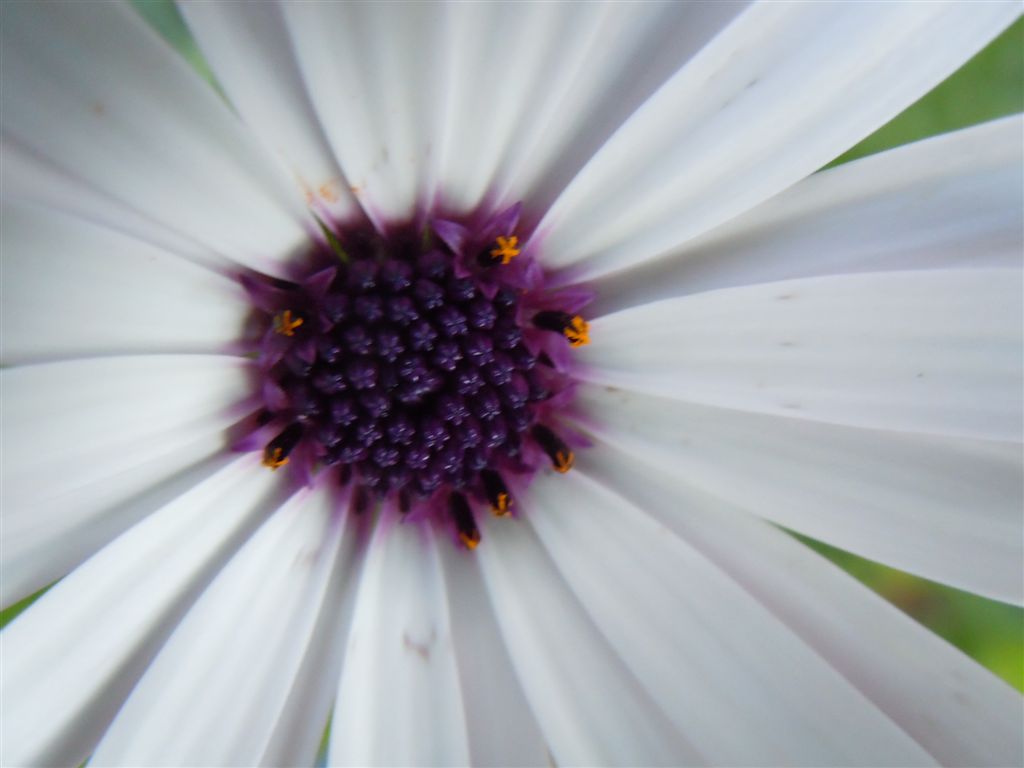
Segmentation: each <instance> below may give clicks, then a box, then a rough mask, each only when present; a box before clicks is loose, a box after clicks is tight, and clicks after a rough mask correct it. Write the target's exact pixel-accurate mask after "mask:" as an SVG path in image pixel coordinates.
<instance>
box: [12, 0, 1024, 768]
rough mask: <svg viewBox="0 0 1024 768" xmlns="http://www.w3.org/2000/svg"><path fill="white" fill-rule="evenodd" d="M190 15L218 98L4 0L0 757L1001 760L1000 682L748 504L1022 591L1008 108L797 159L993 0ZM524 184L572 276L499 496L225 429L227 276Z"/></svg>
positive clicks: (138, 38)
mask: <svg viewBox="0 0 1024 768" xmlns="http://www.w3.org/2000/svg"><path fill="white" fill-rule="evenodd" d="M184 11H185V15H186V17H187V19H188V21H189V23H190V25H191V26H192V29H193V31H194V32H195V34H196V36H197V38H198V40H199V42H200V44H201V46H202V47H203V49H204V51H205V52H206V54H207V56H208V58H209V60H210V62H211V64H212V67H213V69H214V71H215V73H216V75H217V78H218V80H219V82H220V84H221V85H222V86H223V89H224V93H225V94H226V96H227V98H228V100H229V101H230V103H231V105H232V107H233V108H234V111H232V109H231V108H229V107H228V106H226V105H225V103H224V102H223V101H222V100H221V99H220V97H219V96H218V95H217V94H216V93H215V92H214V90H213V89H211V88H209V86H208V85H207V84H206V83H204V82H202V81H201V80H200V79H199V78H198V77H197V76H196V75H195V74H194V73H193V72H192V71H191V70H190V69H189V68H188V67H187V65H186V64H185V63H184V62H183V61H181V60H180V59H179V58H178V57H177V56H176V55H175V54H174V53H173V52H172V51H170V50H168V49H167V48H166V47H165V46H164V45H163V44H162V43H161V42H160V41H158V40H157V39H156V38H155V37H154V35H153V34H152V33H151V32H150V31H149V30H148V29H147V28H145V26H144V24H143V23H142V22H141V21H140V20H139V19H138V18H136V17H135V16H134V14H133V12H132V11H131V9H130V8H128V7H126V6H122V5H119V4H112V3H101V4H99V3H98V4H92V3H85V2H78V3H53V4H50V3H17V2H6V3H4V4H3V7H2V12H3V17H2V30H0V31H2V36H3V37H2V40H3V66H2V88H3V100H4V103H3V111H2V115H0V121H2V126H3V146H2V152H3V155H2V161H3V189H2V192H3V272H4V274H3V277H4V280H3V363H4V365H5V368H4V369H3V371H2V372H0V377H2V378H0V380H2V383H3V456H4V461H3V509H2V513H3V550H2V555H3V559H2V563H3V580H2V598H3V603H4V604H5V605H7V604H10V603H12V602H14V601H16V600H18V599H20V598H22V597H25V596H26V595H29V594H31V593H33V592H35V591H37V590H39V589H41V588H43V587H45V586H46V585H48V584H50V583H51V582H53V581H55V580H57V579H60V581H59V582H58V583H57V584H56V585H55V586H54V587H52V588H51V589H50V590H49V591H48V592H47V593H46V594H45V595H44V596H43V597H42V598H41V599H39V600H38V601H37V602H36V603H35V604H34V605H33V606H32V607H31V608H30V609H29V610H28V611H26V612H25V613H24V614H23V615H22V616H20V617H19V618H18V619H17V620H15V621H14V622H13V623H12V624H11V625H10V626H9V628H7V629H6V630H5V631H4V633H3V635H2V636H0V638H2V644H3V646H2V650H3V674H2V677H3V679H2V683H3V689H2V699H0V702H2V729H3V733H2V737H3V738H2V750H3V752H2V755H0V762H2V763H3V764H4V765H12V766H13V765H43V764H45V765H50V764H67V765H78V764H79V763H80V762H81V761H83V760H84V759H86V758H87V757H88V756H89V755H90V754H94V757H93V763H94V764H96V765H104V766H106V765H155V764H167V765H253V764H257V763H259V764H270V765H302V764H310V763H312V762H313V760H314V757H315V754H316V751H317V744H318V741H319V739H320V736H321V734H322V732H323V728H324V725H325V723H326V722H327V721H328V718H330V719H331V736H330V744H329V750H328V756H329V760H330V761H331V762H332V763H343V764H345V763H351V764H371V763H372V764H386V765H407V764H408V765H419V764H424V765H463V764H474V765H476V764H481V765H484V764H494V765H547V764H549V763H550V762H552V761H553V762H554V763H556V764H558V765H563V766H570V765H604V764H630V765H679V764H706V763H711V764H725V765H755V764H756V765H782V764H785V765H796V764H799V765H928V764H934V763H941V764H950V765H983V764H986V765H1011V764H1020V762H1021V760H1022V751H1024V750H1022V744H1021V739H1022V734H1021V727H1020V723H1021V716H1022V702H1021V699H1020V697H1019V696H1018V695H1017V694H1016V693H1015V692H1014V691H1012V690H1011V689H1010V688H1009V687H1008V686H1006V685H1005V684H1003V683H1002V682H1000V681H998V680H996V679H995V678H994V677H993V676H992V675H990V674H989V673H988V672H986V671H984V670H982V669H981V668H980V667H979V666H978V665H976V664H975V663H974V662H973V661H971V660H969V659H967V658H966V657H964V656H963V655H961V654H960V653H959V652H958V651H956V650H954V649H953V648H951V647H950V646H947V645H946V644H945V643H943V642H942V641H940V640H938V639H937V638H935V637H934V636H932V635H930V634H929V633H928V632H926V631H925V630H924V629H922V628H921V627H919V626H918V625H916V624H915V623H914V622H913V621H911V620H910V619H908V618H906V617H905V616H904V615H903V614H901V613H900V612H899V611H897V610H896V609H895V608H892V607H891V606H889V605H887V604H886V603H885V602H884V601H882V600H880V599H879V598H877V597H876V596H874V595H873V594H871V593H869V592H868V591H867V590H865V589H863V588H861V587H860V586H859V585H858V584H857V583H856V582H854V581H853V580H852V579H850V578H849V577H847V576H846V575H844V574H843V573H842V572H840V571H838V570H837V569H836V568H834V567H833V566H831V565H829V564H828V563H827V562H825V561H824V560H822V559H821V558H819V557H818V556H816V555H815V554H813V553H812V552H810V551H809V550H807V549H805V548H804V547H803V546H802V545H800V544H799V543H797V542H795V541H794V540H793V539H791V538H790V537H789V536H788V535H787V534H785V533H783V532H780V531H779V530H778V529H777V528H775V527H774V526H773V525H771V524H770V523H778V524H781V525H784V526H786V527H788V528H791V529H793V530H796V531H799V532H801V533H806V534H808V535H810V536H814V537H816V538H819V539H821V540H823V541H826V542H829V543H831V544H834V545H836V546H840V547H843V548H846V549H849V550H850V551H853V552H856V553H858V554H861V555H864V556H866V557H870V558H873V559H876V560H879V561H881V562H884V563H887V564H890V565H892V566H894V567H897V568H901V569H904V570H907V571H910V572H913V573H916V574H919V575H922V576H925V577H928V578H931V579H935V580H938V581H942V582H945V583H949V584H953V585H955V586H958V587H960V588H963V589H968V590H971V591H973V592H977V593H979V594H983V595H987V596H990V597H995V598H998V599H1001V600H1005V601H1011V602H1014V603H1019V602H1021V600H1022V585H1021V579H1020V575H1021V564H1022V551H1021V518H1020V510H1021V503H1022V498H1021V494H1022V492H1021V472H1020V459H1021V447H1020V438H1021V415H1022V407H1021V384H1022V380H1021V376H1022V374H1021V348H1020V344H1021V324H1020V318H1021V303H1022V302H1021V261H1020V257H1021V228H1022V222H1021V218H1022V213H1021V211H1022V201H1021V196H1022V192H1021V186H1022V185H1021V121H1020V119H1019V118H1011V119H1006V120H1002V121H997V122H995V123H991V124H988V125H984V126H980V127H976V128H972V129H968V130H965V131H962V132H959V133H956V134H952V135H949V136H944V137H940V138H936V139H932V140H929V141H925V142H921V143H919V144H916V145H912V146H909V147H905V148H901V149H898V150H894V151H891V152H888V153H885V154H883V155H880V156H876V157H873V158H869V159H866V160H863V161H860V162H856V163H852V164H849V165H845V166H841V167H839V168H836V169H834V170H830V171H826V172H823V173H817V174H814V171H816V170H817V169H819V168H820V167H822V166H823V165H824V164H825V163H827V162H828V161H829V160H831V159H833V158H834V157H836V156H837V155H839V154H840V153H841V152H842V151H843V150H845V149H846V148H848V147H849V146H851V145H852V144H854V143H855V142H856V141H858V140H859V139H861V138H862V137H864V136H865V135H867V134H868V133H870V132H871V131H873V130H874V129H876V128H877V127H879V126H880V125H882V124H883V123H885V122H886V121H887V120H889V119H890V118H891V117H893V116H894V115H896V114H897V113H899V112H900V111H901V110H902V109H904V108H905V107H907V106H908V105H909V104H911V103H912V102H913V101H914V100H915V99H917V98H918V97H920V96H921V95H922V94H923V93H925V92H926V91H927V90H928V89H930V88H931V87H932V86H934V85H935V84H937V83H938V82H940V81H941V80H942V79H943V78H944V77H946V76H947V75H949V74H950V73H951V72H952V71H954V70H955V69H956V68H957V67H958V66H959V65H961V64H962V63H963V62H965V61H966V60H967V59H968V58H969V57H970V56H971V55H973V53H975V52H976V51H977V50H979V49H980V48H981V47H982V46H983V45H984V44H985V43H986V42H987V41H989V40H990V39H992V38H993V37H994V36H995V35H996V34H998V33H999V32H1000V31H1001V30H1002V29H1004V28H1005V27H1006V26H1007V25H1008V24H1009V23H1010V22H1012V21H1013V19H1014V18H1015V17H1016V16H1017V15H1018V13H1019V4H1017V3H1014V2H1008V3H998V2H993V3H980V2H977V3H926V4H925V3H894V2H890V3H864V4H857V3H766V4H758V5H753V6H750V7H748V6H746V5H744V4H739V3H737V4H733V3H699V4H684V3H665V4H655V3H644V4H630V3H623V4H608V5H604V4H580V3H534V4H491V3H488V4H483V3H481V4H453V5H446V6H440V5H433V4H398V3H389V4H340V3H339V4H333V3H327V2H321V3H294V4H272V3H246V4H243V3H226V2H225V3H201V4H200V3H197V4H194V5H187V6H185V7H184ZM812 174H813V175H812ZM518 200H522V201H524V204H525V210H526V211H527V212H528V213H533V214H535V216H536V217H537V218H539V220H534V221H530V222H528V229H530V230H531V231H533V232H534V235H533V238H532V240H531V242H530V245H529V246H528V247H529V248H532V249H533V252H534V253H535V254H536V256H537V259H538V260H539V262H540V263H541V265H542V266H543V267H544V268H545V269H546V270H548V284H549V285H566V286H571V285H577V284H584V285H586V286H587V287H589V288H591V289H593V290H594V291H596V294H597V298H596V300H595V301H594V303H593V304H592V305H590V307H588V310H587V312H588V317H589V318H591V321H590V330H591V334H590V335H591V339H592V343H591V344H590V345H589V346H587V347H584V348H582V349H579V350H573V351H572V360H573V366H574V367H573V368H572V375H573V376H574V377H575V378H577V379H578V380H579V381H580V382H581V383H580V385H579V387H578V390H577V391H576V396H575V399H574V400H573V403H572V409H571V410H567V411H566V412H565V413H564V414H562V418H564V420H565V423H566V424H570V425H574V426H575V428H577V429H578V430H580V431H581V432H582V433H583V434H584V435H586V436H587V439H589V440H590V441H591V442H592V445H590V446H589V447H587V448H585V449H581V450H580V451H578V453H577V466H576V469H574V470H573V471H572V472H569V473H568V474H565V475H564V476H563V475H559V474H554V473H551V472H550V471H549V470H544V471H541V472H539V473H538V474H537V476H536V477H535V478H534V479H533V482H532V484H531V485H529V487H528V488H527V489H524V490H523V491H522V493H521V496H520V498H519V499H518V502H519V508H520V509H521V510H522V514H521V516H520V517H519V519H517V520H508V519H504V520H485V519H483V517H480V518H479V521H480V524H481V527H482V528H483V542H482V544H481V545H480V546H479V547H478V548H477V549H476V550H475V551H474V552H472V553H470V552H467V551H465V550H462V549H459V548H457V547H454V546H452V545H451V544H450V542H449V541H447V540H446V539H444V538H442V537H439V536H438V535H437V530H436V529H435V528H432V527H431V526H430V525H429V524H426V523H420V524H416V523H411V522H406V523H399V522H397V517H396V515H391V516H386V515H382V516H381V518H380V520H379V522H378V523H377V524H376V526H374V524H373V520H372V519H371V517H370V516H366V515H364V516H357V515H354V514H350V513H347V511H346V510H344V509H338V508H337V506H336V503H335V497H334V496H332V495H331V494H330V493H328V492H327V490H326V489H325V486H326V483H325V482H318V483H316V484H314V486H313V487H312V488H311V489H303V490H300V491H298V492H296V493H294V494H290V495H289V493H288V492H287V487H286V484H285V483H284V482H282V479H281V478H282V473H273V472H270V471H268V470H266V469H264V468H262V467H260V466H259V464H260V462H259V457H258V456H255V455H253V454H244V455H241V456H239V455H238V454H233V453H231V452H230V451H229V450H228V448H227V446H228V440H229V437H226V430H227V429H228V427H229V426H230V425H232V424H234V423H235V422H237V421H238V419H239V417H241V416H243V415H245V413H244V411H242V410H240V408H239V404H240V403H243V402H244V401H245V400H246V398H247V397H248V396H249V395H250V394H251V390H252V382H251V374H252V371H253V368H254V366H253V363H252V361H251V360H250V359H249V358H247V357H245V356H242V355H241V354H240V351H241V350H240V348H239V347H237V346H233V345H234V344H235V343H236V341H237V340H238V339H239V338H241V326H242V323H243V321H244V319H245V318H246V317H247V314H248V313H249V304H248V301H247V299H246V297H245V295H244V293H243V292H242V291H241V289H240V287H239V286H238V284H237V282H236V281H235V280H234V279H232V277H231V276H232V275H234V274H235V273H236V272H237V271H238V268H239V265H242V266H245V267H247V268H250V269H253V270H257V271H262V272H264V273H266V274H268V275H272V276H284V275H285V274H288V269H289V265H290V264H292V263H293V258H294V254H295V253H296V252H297V251H299V250H302V249H303V248H305V247H308V244H309V243H310V242H311V241H312V238H314V237H316V235H317V231H318V230H317V225H316V222H315V220H314V218H313V213H315V214H316V215H317V216H319V217H320V218H321V219H323V220H324V221H335V222H337V221H345V220H348V219H350V218H351V217H352V216H354V215H355V214H356V212H358V211H363V212H365V214H366V215H367V216H368V217H369V218H370V219H371V220H373V221H374V222H375V223H377V224H380V225H383V224H386V223H387V222H391V221H394V220H396V219H400V218H402V217H405V216H408V215H410V213H411V212H412V211H413V210H414V209H416V208H417V207H419V209H420V210H425V209H432V210H443V211H445V212H447V213H450V214H458V213H461V212H466V211H471V210H477V209H481V208H486V209H488V210H491V211H493V210H499V209H500V208H502V207H504V206H507V205H510V204H512V203H514V202H515V201H518ZM233 438H234V436H232V437H231V438H230V439H233ZM332 713H333V714H332Z"/></svg>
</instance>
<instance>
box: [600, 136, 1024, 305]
mask: <svg viewBox="0 0 1024 768" xmlns="http://www.w3.org/2000/svg"><path fill="white" fill-rule="evenodd" d="M1022 135H1024V125H1022V120H1021V118H1020V117H1019V116H1018V117H1011V118H1006V119H1004V120H997V121H994V122H992V123H987V124H985V125H980V126H976V127H973V128H968V129H966V130H962V131H957V132H955V133H951V134H947V135H945V136H938V137H935V138H931V139H927V140H925V141H921V142H917V143H915V144H909V145H906V146H903V147H899V148H897V149H893V150H891V151H889V152H883V153H881V154H878V155H874V156H872V157H868V158H865V159H863V160H858V161H856V162H852V163H847V164H845V165H841V166H839V167H838V168H832V169H830V170H828V171H824V172H822V173H817V174H814V175H812V176H810V177H808V178H807V179H805V180H804V181H801V182H799V183H798V184H796V185H795V186H794V187H792V188H790V189H789V190H787V191H785V192H783V193H782V194H780V195H778V196H777V197H774V198H772V199H771V200H769V201H767V202H765V203H764V204H763V205H760V206H758V207H756V208H754V209H753V210H752V211H750V212H749V213H747V214H745V215H743V216H740V217H739V218H737V219H735V220H733V221H730V222H728V223H726V224H723V225H722V226H720V227H718V228H716V229H715V230H713V231H712V232H709V233H708V234H707V235H705V236H703V237H700V238H697V239H695V240H692V241H690V242H688V243H686V244H685V245H683V246H682V247H681V248H679V249H677V250H675V251H673V252H672V253H671V254H670V255H669V256H667V257H665V258H663V259H658V260H656V261H652V262H649V263H646V264H643V265H640V266H638V267H635V268H633V269H627V270H625V271H623V272H618V273H616V274H614V275H609V276H608V277H607V278H605V279H603V280H599V281H598V282H597V284H596V285H594V286H593V288H594V289H595V290H596V291H597V294H598V298H597V300H596V301H595V303H594V304H593V305H591V307H590V311H591V312H594V313H595V314H598V315H600V314H607V313H608V312H614V311H615V310H618V309H622V308H624V307H629V306H634V305H636V304H644V303H647V302H650V301H657V300H658V299H664V298H670V297H673V296H683V295H686V294H691V293H698V292H700V291H708V290H713V289H716V288H728V287H732V286H735V285H750V284H754V283H765V282H772V281H776V280H787V279H791V278H796V277H811V276H816V275H828V274H838V273H850V272H882V271H888V270H914V269H962V268H969V269H979V268H986V267H1018V266H1019V265H1020V260H1021V251H1022V249H1024V243H1022V239H1024V184H1022V183H1021V165H1022V154H1024V149H1022V147H1024V143H1022V141H1021V138H1022Z"/></svg>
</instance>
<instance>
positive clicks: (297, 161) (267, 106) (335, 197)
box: [180, 3, 357, 219]
mask: <svg viewBox="0 0 1024 768" xmlns="http://www.w3.org/2000/svg"><path fill="white" fill-rule="evenodd" d="M180 7H181V11H182V14H183V15H184V17H185V20H186V21H187V22H188V25H189V27H190V28H191V29H192V32H193V34H194V35H195V37H196V41H197V42H198V43H199V47H200V48H201V49H202V51H203V53H204V54H205V56H206V59H207V61H209V63H210V66H211V68H212V69H213V71H214V73H215V74H216V77H217V82H218V83H219V84H220V86H221V87H222V88H223V89H224V91H225V93H226V94H227V96H228V99H229V100H230V101H231V103H232V104H233V105H234V107H235V109H236V110H238V112H239V114H240V115H241V117H242V119H243V120H244V121H245V123H246V125H247V126H248V127H249V129H250V130H251V131H252V132H253V134H254V135H255V136H257V137H259V139H260V140H261V141H262V142H263V143H264V144H265V145H266V146H267V147H268V148H269V149H270V150H271V151H272V152H274V153H276V154H277V155H279V156H280V158H281V161H282V164H283V165H284V168H285V171H286V173H287V174H288V175H289V176H290V177H293V178H294V179H295V181H296V183H297V184H298V186H299V187H300V188H301V189H302V190H303V191H304V192H305V193H306V197H307V200H308V201H309V202H310V203H315V205H316V207H317V208H318V209H320V210H322V211H325V212H326V213H327V214H329V215H331V216H332V217H334V218H337V219H347V218H350V217H351V216H352V215H353V213H354V212H355V211H356V209H357V206H356V203H355V200H354V198H353V196H352V192H351V190H350V189H349V185H348V182H347V181H346V179H345V178H344V175H343V174H342V172H341V169H340V168H339V166H338V163H337V160H336V159H335V157H334V154H333V152H332V150H331V148H330V145H329V144H328V142H327V139H326V137H325V135H324V131H323V128H322V127H321V126H320V124H319V118H318V117H317V115H316V112H315V110H314V109H313V105H312V102H311V101H310V98H309V93H308V92H307V90H306V84H305V82H304V80H303V76H302V72H301V71H300V70H299V67H298V62H297V61H296V60H295V51H294V50H293V43H292V39H291V35H290V34H289V32H288V29H287V28H286V25H285V22H284V15H283V11H282V7H281V5H279V4H277V3H183V4H181V6H180ZM347 122H350V121H346V123H347Z"/></svg>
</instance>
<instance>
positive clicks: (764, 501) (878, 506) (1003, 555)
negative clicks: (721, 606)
mask: <svg viewBox="0 0 1024 768" xmlns="http://www.w3.org/2000/svg"><path fill="white" fill-rule="evenodd" d="M579 403H580V405H581V407H583V408H585V409H586V410H587V411H588V412H589V413H590V414H591V415H590V417H589V419H588V420H587V429H588V430H589V431H591V432H592V433H594V434H597V435H599V436H600V437H601V438H602V439H605V440H607V441H608V442H609V443H611V444H613V445H615V446H616V447H618V448H621V449H622V450H624V451H626V452H631V453H633V454H635V455H638V456H642V457H643V460H644V461H645V462H646V463H648V464H651V465H653V466H658V467H660V468H661V469H663V470H664V471H666V472H670V473H673V474H674V475H676V476H678V477H679V478H680V479H681V480H683V481H685V482H686V483H687V484H689V485H691V486H693V487H694V488H699V489H701V490H702V491H705V492H707V493H709V494H711V495H713V496H716V497H718V498H719V499H722V500H725V501H727V502H729V503H731V504H734V505H736V506H738V507H742V508H744V509H746V510H748V511H750V512H753V513H755V514H757V515H759V516H761V517H764V518H767V519H768V520H771V521H773V522H776V523H779V524H781V525H784V526H786V527H788V528H792V529H793V530H796V531H799V532H801V533H804V534H807V535H808V536H813V537H814V538H817V539H820V540H822V541H826V542H828V543H830V544H833V545H835V546H837V547H841V548H843V549H847V550H849V551H851V552H856V553H857V554H859V555H862V556H864V557H869V558H871V559H873V560H879V561H881V562H883V563H887V564H889V565H892V566H894V567H896V568H901V569H903V570H906V571H910V572H911V573H917V574H920V575H921V576H924V577H926V578H930V579H935V580H937V581H942V582H945V583H947V584H952V585H953V586H957V587H960V588H963V589H968V590H970V591H972V592H977V593H979V594H983V595H988V596H990V597H995V598H997V599H1000V600H1007V601H1011V602H1016V603H1019V602H1021V601H1024V588H1022V586H1021V579H1020V573H1021V567H1022V565H1024V545H1022V533H1024V531H1022V525H1024V523H1022V521H1021V515H1020V510H1021V508H1022V504H1024V498H1022V488H1021V482H1020V466H1021V448H1020V446H1018V445H1013V444H1009V443H995V442H987V441H977V440H965V439H949V438H940V437H933V436H928V435H913V434H905V433H899V432H886V431H878V430H866V429H857V428H851V427H837V426H833V425H828V424H820V423H815V422H811V421H805V420H801V419H789V418H785V417H779V416H765V415H760V414H752V413H743V412H737V411H732V410H728V409H719V408H709V407H707V406H703V405H695V404H690V403H680V402H675V401H672V400H664V399H660V398H654V397H647V396H644V395H636V394H632V393H627V392H622V391H606V390H604V389H603V388H597V387H584V388H581V390H580V393H579Z"/></svg>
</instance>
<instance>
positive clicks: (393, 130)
mask: <svg viewBox="0 0 1024 768" xmlns="http://www.w3.org/2000/svg"><path fill="white" fill-rule="evenodd" d="M283 11H284V15H285V17H286V21H287V25H288V28H289V30H290V33H291V37H292V40H293V45H294V50H293V55H294V56H295V58H296V60H297V61H298V63H299V66H300V68H301V70H302V77H303V79H304V80H305V84H306V88H308V92H309V97H310V100H311V101H312V104H313V107H314V109H315V111H316V114H317V116H318V117H319V120H320V124H321V125H322V126H323V131H324V134H325V136H326V138H327V141H328V142H329V144H330V146H331V148H332V149H333V150H334V153H335V156H336V157H337V159H338V162H339V164H340V166H341V169H342V171H343V172H344V174H345V176H346V178H347V182H348V183H349V184H351V185H352V190H353V191H354V193H355V195H356V198H357V199H358V200H359V201H360V203H362V204H363V205H364V207H365V208H366V209H367V212H368V213H369V215H370V217H371V218H372V219H374V220H375V221H376V222H377V223H378V224H380V223H381V222H382V220H384V219H391V220H394V219H396V218H408V217H409V216H410V215H411V214H412V213H413V209H414V207H415V206H416V203H417V197H419V196H420V193H421V192H422V191H423V190H424V188H425V186H426V183H427V174H428V173H429V170H428V169H429V167H430V164H431V163H432V162H433V161H432V160H431V155H432V154H433V153H435V152H436V151H437V147H436V142H437V137H436V134H435V118H436V115H437V113H438V106H437V104H438V98H437V95H436V93H437V87H438V86H439V83H440V71H439V70H440V67H441V54H442V53H443V52H444V51H445V50H446V48H447V46H448V41H447V40H446V39H445V38H444V36H443V32H442V28H443V26H444V24H445V22H446V20H447V18H448V16H449V15H450V14H454V13H457V12H460V11H461V6H460V7H459V8H450V7H438V6H435V5H433V4H430V3H289V4H287V5H285V6H284V7H283Z"/></svg>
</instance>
